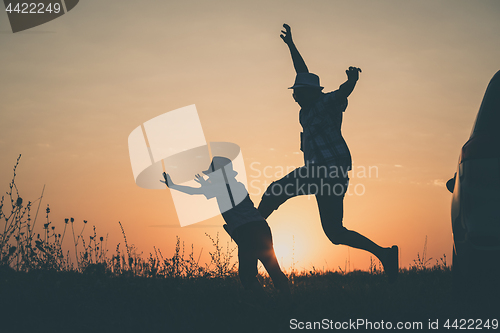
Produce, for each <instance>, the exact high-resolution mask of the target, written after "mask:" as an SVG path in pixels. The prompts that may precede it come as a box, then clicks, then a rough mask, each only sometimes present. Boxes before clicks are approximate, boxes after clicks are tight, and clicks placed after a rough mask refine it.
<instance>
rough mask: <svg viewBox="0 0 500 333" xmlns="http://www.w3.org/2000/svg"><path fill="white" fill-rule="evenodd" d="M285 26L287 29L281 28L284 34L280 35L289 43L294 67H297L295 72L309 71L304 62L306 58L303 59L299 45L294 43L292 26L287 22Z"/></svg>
mask: <svg viewBox="0 0 500 333" xmlns="http://www.w3.org/2000/svg"><path fill="white" fill-rule="evenodd" d="M283 28H285V30H281V32H282V34H281V35H280V37H281V39H283V41H284V42H285V43H286V45H288V48H289V49H290V54H291V55H292V61H293V67H294V68H295V72H296V73H297V74H298V73H309V70H308V69H307V66H306V63H305V62H304V59H302V56H301V55H300V53H299V50H297V47H296V46H295V44H294V43H293V40H292V30H291V29H290V26H289V25H288V24H286V23H285V24H283Z"/></svg>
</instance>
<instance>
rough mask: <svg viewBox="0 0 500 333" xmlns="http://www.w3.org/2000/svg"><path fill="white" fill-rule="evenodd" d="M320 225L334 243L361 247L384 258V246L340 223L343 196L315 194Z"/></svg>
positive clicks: (342, 212)
mask: <svg viewBox="0 0 500 333" xmlns="http://www.w3.org/2000/svg"><path fill="white" fill-rule="evenodd" d="M316 201H317V202H318V208H319V215H320V218H321V225H322V226H323V231H324V232H325V234H326V236H327V237H328V239H329V240H330V241H331V242H332V243H333V244H336V245H339V244H342V245H347V246H350V247H354V248H357V249H362V250H365V251H368V252H371V253H372V254H374V255H375V256H376V257H377V258H379V259H380V260H381V261H382V260H383V259H385V257H384V254H385V252H384V248H382V247H380V246H378V245H377V244H375V243H374V242H372V241H371V240H370V239H368V238H366V237H365V236H363V235H361V234H359V233H357V232H356V231H352V230H348V229H346V228H345V227H344V226H343V225H342V219H343V215H344V198H343V196H336V195H317V196H316Z"/></svg>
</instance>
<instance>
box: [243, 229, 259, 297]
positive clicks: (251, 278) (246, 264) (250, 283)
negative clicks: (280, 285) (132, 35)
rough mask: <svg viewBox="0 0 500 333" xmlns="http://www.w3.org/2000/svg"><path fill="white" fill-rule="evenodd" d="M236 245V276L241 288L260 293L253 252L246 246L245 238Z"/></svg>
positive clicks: (255, 257) (255, 258)
mask: <svg viewBox="0 0 500 333" xmlns="http://www.w3.org/2000/svg"><path fill="white" fill-rule="evenodd" d="M242 238H243V239H242V241H240V242H239V244H238V262H239V267H238V274H239V276H240V281H241V284H242V285H243V288H245V289H248V290H255V291H261V290H262V285H261V284H260V282H259V280H258V279H257V274H258V270H257V256H256V255H255V251H253V250H252V249H251V248H249V247H248V246H247V244H246V243H247V242H245V239H244V238H245V236H244V235H243V236H242Z"/></svg>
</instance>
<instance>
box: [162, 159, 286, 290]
mask: <svg viewBox="0 0 500 333" xmlns="http://www.w3.org/2000/svg"><path fill="white" fill-rule="evenodd" d="M219 170H220V171H219ZM202 172H203V173H204V174H205V175H207V176H208V179H207V180H205V179H204V178H203V176H200V175H199V174H197V175H196V176H195V177H196V178H195V179H194V180H195V181H196V182H197V183H198V184H200V185H201V186H200V187H198V188H196V187H190V186H184V185H176V184H174V183H173V182H172V179H171V178H170V175H168V174H166V173H165V172H164V173H163V177H164V178H165V181H161V182H163V183H165V184H166V185H167V186H168V187H169V188H171V189H174V190H177V191H181V192H183V193H186V194H190V195H195V194H201V195H204V196H205V197H206V198H207V199H211V198H214V197H215V198H216V199H217V204H218V205H219V209H220V211H221V214H222V217H223V218H224V221H225V222H226V224H224V229H225V230H226V232H227V233H228V234H229V235H230V236H231V238H232V239H233V240H234V241H235V242H236V244H237V245H238V261H239V268H238V274H239V277H240V281H241V283H242V285H243V287H244V288H245V289H250V290H254V291H258V292H262V286H261V284H260V283H259V281H258V279H257V274H258V270H257V260H260V261H261V262H262V264H263V265H264V267H265V268H266V270H267V272H268V273H269V276H270V277H271V279H272V281H273V284H274V287H275V288H276V289H277V290H279V291H280V292H282V293H284V294H289V293H290V289H289V286H288V278H287V277H286V275H285V274H284V273H283V272H282V271H281V269H280V266H279V264H278V260H277V259H276V254H275V253H274V247H273V240H272V235H271V229H270V228H269V225H268V224H267V221H266V220H265V219H264V218H263V217H262V216H261V214H260V213H259V211H258V210H257V209H256V208H255V206H254V204H253V202H252V200H251V199H250V197H249V195H248V192H247V191H246V188H245V185H243V184H242V183H241V182H238V181H237V180H236V178H235V177H236V175H237V174H238V173H237V172H236V171H234V170H233V168H232V163H231V160H230V159H228V158H225V157H220V156H215V157H214V158H213V159H212V163H211V164H210V167H209V169H208V170H205V171H202ZM242 197H244V199H243V200H242V201H241V202H238V203H236V204H235V198H242ZM228 199H229V200H228ZM238 201H239V200H238Z"/></svg>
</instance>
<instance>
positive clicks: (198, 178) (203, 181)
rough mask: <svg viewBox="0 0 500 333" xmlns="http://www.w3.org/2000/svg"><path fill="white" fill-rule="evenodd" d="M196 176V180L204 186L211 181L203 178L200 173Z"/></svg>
mask: <svg viewBox="0 0 500 333" xmlns="http://www.w3.org/2000/svg"><path fill="white" fill-rule="evenodd" d="M194 177H195V178H194V181H195V182H197V183H198V184H200V185H201V186H202V187H203V186H204V185H207V184H209V182H208V181H206V180H205V179H203V176H200V175H199V174H196V175H195V176H194Z"/></svg>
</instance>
